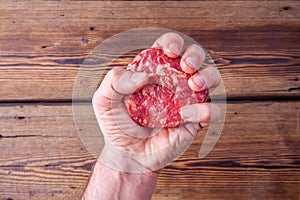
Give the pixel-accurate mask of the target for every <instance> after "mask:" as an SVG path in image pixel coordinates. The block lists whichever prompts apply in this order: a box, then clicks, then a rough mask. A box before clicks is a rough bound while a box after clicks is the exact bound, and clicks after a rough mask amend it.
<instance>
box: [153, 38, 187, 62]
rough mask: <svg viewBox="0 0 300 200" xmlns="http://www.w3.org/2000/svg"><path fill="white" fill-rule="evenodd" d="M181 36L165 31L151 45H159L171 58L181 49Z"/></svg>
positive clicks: (182, 42)
mask: <svg viewBox="0 0 300 200" xmlns="http://www.w3.org/2000/svg"><path fill="white" fill-rule="evenodd" d="M183 44H184V41H183V38H182V37H181V36H180V35H178V34H176V33H166V34H163V35H162V36H160V37H159V38H158V39H157V40H156V41H155V42H154V44H153V45H152V48H154V47H161V48H163V50H164V53H165V54H167V56H169V57H171V58H176V57H177V56H178V55H179V54H180V53H181V51H182V48H183Z"/></svg>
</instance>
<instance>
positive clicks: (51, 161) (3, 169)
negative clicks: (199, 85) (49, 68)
mask: <svg viewBox="0 0 300 200" xmlns="http://www.w3.org/2000/svg"><path fill="white" fill-rule="evenodd" d="M81 106H82V105H81ZM86 106H87V107H89V106H90V105H86ZM299 109H300V103H299V102H294V101H291V102H241V103H236V102H229V104H228V112H227V119H226V125H225V127H224V129H223V132H222V135H221V138H220V140H219V142H218V143H217V145H216V146H215V148H214V150H213V151H212V152H211V153H210V154H209V156H207V157H206V158H204V159H198V158H197V154H198V151H199V148H200V146H201V143H202V140H203V137H204V135H205V133H206V130H202V131H201V132H200V134H199V135H198V137H197V139H196V140H195V141H194V143H193V144H192V145H191V147H190V148H189V149H188V150H187V151H186V152H185V153H184V155H182V156H181V157H180V159H179V160H178V161H176V162H175V163H173V164H172V165H170V166H168V167H166V169H164V170H162V173H161V176H160V179H159V181H158V184H157V187H156V191H155V194H154V197H153V199H255V198H256V199H297V197H298V195H299V188H300V167H299V162H300V147H299V143H300V136H299V133H300V132H299V120H300V119H299V115H300V110H299ZM0 113H1V114H0V127H3V129H1V130H2V131H3V132H2V133H1V140H0V141H1V146H0V151H1V159H0V163H1V165H0V176H1V177H3V178H2V179H0V186H1V187H0V194H1V197H2V198H3V199H9V198H12V199H20V197H21V196H20V195H22V198H25V197H28V198H30V199H41V198H46V199H47V198H49V199H64V198H68V199H78V197H79V196H80V194H81V193H82V191H83V189H84V187H85V185H86V181H87V179H88V177H89V174H90V172H91V168H92V165H93V163H94V162H95V158H94V157H93V156H91V155H90V154H89V153H88V152H87V151H86V150H85V148H84V146H83V145H82V144H81V141H80V139H79V137H78V134H77V131H76V129H75V127H74V124H73V116H72V106H71V104H70V103H58V104H55V105H53V104H20V105H19V106H15V105H14V104H4V105H2V106H1V107H0ZM92 121H93V120H92ZM82 123H89V124H90V126H91V127H95V128H97V124H96V123H91V122H89V121H88V120H87V121H86V122H82ZM266 124H267V126H266ZM94 145H95V144H94Z"/></svg>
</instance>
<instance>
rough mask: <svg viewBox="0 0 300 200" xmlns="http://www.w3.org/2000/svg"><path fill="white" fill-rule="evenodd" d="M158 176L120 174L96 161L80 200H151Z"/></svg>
mask: <svg viewBox="0 0 300 200" xmlns="http://www.w3.org/2000/svg"><path fill="white" fill-rule="evenodd" d="M158 176H159V175H158V174H156V173H154V172H146V173H128V172H122V171H119V170H116V169H113V168H110V167H108V166H106V165H105V164H103V163H102V162H101V160H97V162H96V164H95V166H94V170H93V173H92V176H91V179H90V182H89V185H88V186H87V188H86V191H85V193H84V195H83V198H82V199H84V200H88V199H95V198H97V199H100V200H102V199H103V200H104V199H105V200H113V199H120V200H123V199H124V200H127V199H131V200H140V199H151V196H152V194H153V192H154V189H155V185H156V182H157V179H158Z"/></svg>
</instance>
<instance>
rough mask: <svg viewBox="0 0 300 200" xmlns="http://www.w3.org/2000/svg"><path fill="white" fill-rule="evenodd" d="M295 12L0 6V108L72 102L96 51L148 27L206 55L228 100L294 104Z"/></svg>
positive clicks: (282, 6)
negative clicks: (180, 36) (194, 44)
mask: <svg viewBox="0 0 300 200" xmlns="http://www.w3.org/2000/svg"><path fill="white" fill-rule="evenodd" d="M149 7H151V9H149ZM204 8H206V9H204ZM137 9H138V10H137ZM299 9H300V3H299V1H285V2H282V1H271V2H269V1H240V2H238V1H226V2H223V1H201V2H195V1H193V2H187V1H184V2H177V1H171V2H164V1H162V2H156V1H145V2H123V1H117V2H111V1H74V2H72V3H68V2H60V1H46V2H35V3H32V4H28V3H27V2H25V1H24V2H18V4H8V3H1V4H0V12H1V15H0V44H1V46H0V58H1V62H0V85H1V87H0V101H2V102H4V101H56V100H60V101H70V100H71V98H72V90H73V85H74V80H75V77H76V73H77V71H78V69H79V67H80V64H81V63H82V61H83V60H84V58H85V57H86V56H87V55H88V54H89V53H90V51H91V50H92V49H93V48H94V47H95V46H96V45H98V44H99V43H100V42H102V41H103V40H104V39H106V38H108V37H110V36H112V35H114V34H117V33H119V32H121V31H125V30H129V29H132V28H141V27H150V26H152V27H165V28H170V29H175V30H177V31H180V32H182V33H185V34H187V35H189V36H191V37H193V38H194V39H195V40H197V41H198V42H200V43H201V44H202V45H203V46H204V47H205V48H206V49H207V50H209V52H210V53H211V55H212V57H213V58H214V60H215V62H216V64H217V66H218V68H219V70H220V72H221V74H222V77H223V80H224V83H225V86H226V91H227V94H228V97H229V98H234V99H236V98H244V99H249V98H251V99H253V98H258V97H259V98H273V97H275V98H278V97H284V98H286V97H289V98H297V99H299V97H300V90H299V88H300V83H299V81H298V79H299V77H300V70H299V63H300V61H299V52H300V49H299V47H300V33H299V28H300V23H299V22H300V14H299V13H300V11H299ZM123 64H125V63H123ZM33 88H34V89H33ZM82 98H85V99H89V98H90V96H84V97H82Z"/></svg>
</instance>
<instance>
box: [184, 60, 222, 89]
mask: <svg viewBox="0 0 300 200" xmlns="http://www.w3.org/2000/svg"><path fill="white" fill-rule="evenodd" d="M220 81H221V74H220V72H219V71H218V69H217V68H215V67H212V66H209V67H206V68H205V69H202V70H201V71H199V72H197V73H195V74H194V75H193V76H191V77H190V78H189V80H188V84H189V86H190V88H191V89H192V90H194V91H196V92H200V91H203V90H205V89H209V90H210V92H212V90H213V89H214V88H216V87H217V86H218V85H219V84H220Z"/></svg>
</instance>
